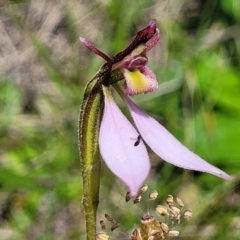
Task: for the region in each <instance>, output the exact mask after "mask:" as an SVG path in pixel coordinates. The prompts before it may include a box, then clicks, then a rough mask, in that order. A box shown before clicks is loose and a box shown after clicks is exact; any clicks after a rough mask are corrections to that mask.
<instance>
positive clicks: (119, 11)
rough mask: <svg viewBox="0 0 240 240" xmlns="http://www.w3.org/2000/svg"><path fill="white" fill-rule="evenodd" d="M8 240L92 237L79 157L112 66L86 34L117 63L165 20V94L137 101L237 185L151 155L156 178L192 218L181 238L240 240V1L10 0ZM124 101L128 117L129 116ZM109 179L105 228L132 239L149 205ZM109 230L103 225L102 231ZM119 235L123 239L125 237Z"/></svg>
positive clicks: (155, 54) (3, 138)
mask: <svg viewBox="0 0 240 240" xmlns="http://www.w3.org/2000/svg"><path fill="white" fill-rule="evenodd" d="M0 6H1V7H0V36H1V38H0V188H1V191H0V236H1V239H3V240H10V239H11V240H15V239H18V240H25V239H31V240H32V239H37V240H48V239H49V240H50V239H73V240H74V239H79V238H80V239H86V236H85V223H84V213H83V209H82V206H81V196H82V184H81V181H82V180H81V168H80V161H79V153H78V140H77V128H78V116H79V106H80V103H81V100H82V94H83V90H84V87H85V84H86V82H87V81H88V80H89V79H90V78H91V77H92V76H93V75H94V74H95V72H96V71H97V70H98V69H99V67H100V66H101V65H102V64H103V61H102V60H101V59H100V58H99V57H96V55H94V54H92V53H91V52H90V51H88V50H87V49H86V48H85V47H84V46H83V45H82V44H81V43H80V42H79V36H82V37H86V38H87V39H88V40H90V41H91V42H93V43H94V44H95V45H96V46H97V47H98V48H99V49H101V50H102V51H104V52H105V53H107V54H108V55H111V56H113V55H114V54H116V53H117V52H118V51H120V50H122V49H123V48H124V47H126V46H127V45H128V44H129V43H130V41H131V40H132V39H131V36H132V37H133V36H134V35H135V34H136V32H137V31H138V30H140V29H142V28H143V27H145V26H146V25H147V23H148V22H149V20H150V19H153V18H154V19H156V21H157V25H158V28H159V29H160V32H161V39H160V43H158V44H157V46H156V47H154V49H153V50H152V51H151V52H149V55H148V57H149V64H148V65H149V66H150V67H151V69H152V70H153V71H154V73H155V74H156V76H157V77H158V80H159V83H160V86H159V91H157V92H155V93H152V94H147V95H141V96H137V97H134V98H133V100H134V101H135V102H137V103H138V105H139V106H141V108H143V109H145V110H146V111H147V112H148V113H149V114H151V115H152V116H154V117H155V118H156V119H158V121H159V122H161V123H162V124H163V125H164V126H165V127H166V128H167V129H168V130H169V131H170V132H172V133H173V134H174V135H175V136H176V137H177V138H178V139H179V140H180V141H181V142H182V143H184V144H185V145H186V146H188V147H189V148H190V149H192V150H193V151H194V152H196V153H197V154H199V155H200V156H201V157H203V158H204V159H206V160H208V161H209V162H210V163H212V164H213V165H215V166H217V167H219V168H221V169H222V170H224V171H226V172H227V173H229V174H233V175H234V176H235V179H234V180H233V181H231V182H227V181H224V180H222V179H219V178H217V177H215V176H212V175H210V174H206V173H197V172H189V171H185V170H182V169H179V168H176V167H173V166H171V165H170V164H168V163H165V162H163V161H161V160H160V159H159V158H158V157H157V156H156V155H155V154H153V153H150V157H151V162H152V170H151V173H150V175H149V178H148V179H147V182H146V183H147V184H148V186H149V188H150V189H151V190H153V189H156V190H157V191H158V193H159V195H158V199H157V200H156V201H155V202H156V204H163V205H164V201H165V199H166V197H167V195H168V194H172V195H173V196H179V197H180V198H181V199H182V200H183V201H184V203H185V205H186V207H187V208H191V209H192V210H193V217H192V218H191V219H190V220H189V222H188V224H187V225H186V224H185V222H184V221H181V224H180V225H179V226H178V225H177V226H175V227H174V229H176V230H178V231H179V232H180V237H179V238H175V239H194V240H195V239H198V240H199V239H201V240H203V239H216V240H221V239H232V240H234V239H236V240H237V239H239V235H240V230H239V225H240V217H239V212H240V204H239V203H240V200H239V199H240V196H239V193H240V191H239V190H240V184H239V182H240V148H239V136H240V124H239V122H240V97H239V96H240V76H239V69H240V44H239V43H240V27H239V26H240V15H239V11H240V3H239V2H238V1H234V0H228V1H225V0H205V1H200V0H183V1H175V0H160V1H157V0H140V1H134V0H129V1H121V0H114V1H110V0H109V1H100V0H97V1H77V0H72V1H66V2H64V1H57V0H48V1H47V0H41V1H37V0H32V1H2V2H1V3H0ZM118 103H119V105H120V106H121V104H122V110H123V111H124V112H126V113H127V109H126V108H125V107H124V104H123V103H122V102H121V100H120V99H119V102H118ZM126 192H127V189H126V188H125V187H124V185H123V184H122V183H121V182H120V181H119V180H118V179H116V177H115V176H114V175H113V174H112V173H111V172H110V171H109V170H108V169H107V168H106V167H105V165H104V163H103V165H102V170H101V189H100V205H99V217H98V218H99V220H101V219H103V218H104V217H103V216H104V214H105V213H107V214H109V215H110V216H111V217H113V218H114V219H115V220H117V221H118V222H120V224H121V227H120V228H118V229H116V230H114V234H113V235H111V233H110V232H111V231H109V232H108V233H109V235H110V237H111V236H112V238H115V239H118V238H119V236H121V237H122V238H124V237H125V238H126V239H127V238H128V235H127V234H130V233H131V232H132V231H133V229H134V228H136V226H137V224H139V223H140V219H141V217H142V211H144V212H147V211H148V210H149V211H150V212H151V211H152V212H154V207H155V205H154V206H153V205H152V204H149V201H145V202H144V199H143V200H142V201H141V203H140V205H139V206H140V208H141V209H142V210H139V208H138V207H137V206H135V205H134V206H133V205H131V204H130V203H126V202H125V194H126ZM99 231H100V225H99ZM120 232H123V233H125V235H124V234H123V233H121V234H120Z"/></svg>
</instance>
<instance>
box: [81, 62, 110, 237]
mask: <svg viewBox="0 0 240 240" xmlns="http://www.w3.org/2000/svg"><path fill="white" fill-rule="evenodd" d="M110 71H111V67H110V66H109V65H108V64H104V65H103V66H102V67H101V68H100V70H99V71H98V73H97V74H96V75H95V76H94V77H93V79H92V80H90V81H89V83H88V84H87V86H86V89H85V93H84V97H83V101H82V104H81V108H80V117H79V135H78V139H79V151H80V159H81V164H82V177H83V200H82V204H83V207H84V211H85V218H86V232H87V239H88V240H94V239H95V238H96V212H97V207H98V202H99V200H98V196H99V185H100V169H101V161H100V156H99V148H98V135H99V128H100V122H101V118H102V113H103V107H104V99H103V98H104V97H103V92H102V87H101V85H102V83H103V81H104V79H106V78H108V77H109V74H110Z"/></svg>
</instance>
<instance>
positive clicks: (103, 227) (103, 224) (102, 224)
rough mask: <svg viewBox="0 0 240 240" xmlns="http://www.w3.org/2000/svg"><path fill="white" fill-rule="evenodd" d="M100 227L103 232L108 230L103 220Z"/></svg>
mask: <svg viewBox="0 0 240 240" xmlns="http://www.w3.org/2000/svg"><path fill="white" fill-rule="evenodd" d="M100 225H101V228H102V230H105V229H106V225H105V223H104V221H103V220H101V221H100Z"/></svg>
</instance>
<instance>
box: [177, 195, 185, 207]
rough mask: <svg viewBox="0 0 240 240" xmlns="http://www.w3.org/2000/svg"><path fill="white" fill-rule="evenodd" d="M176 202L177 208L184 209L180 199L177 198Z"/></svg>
mask: <svg viewBox="0 0 240 240" xmlns="http://www.w3.org/2000/svg"><path fill="white" fill-rule="evenodd" d="M176 201H177V204H178V205H179V207H181V208H182V207H184V203H183V201H182V200H181V199H180V198H178V197H177V199H176Z"/></svg>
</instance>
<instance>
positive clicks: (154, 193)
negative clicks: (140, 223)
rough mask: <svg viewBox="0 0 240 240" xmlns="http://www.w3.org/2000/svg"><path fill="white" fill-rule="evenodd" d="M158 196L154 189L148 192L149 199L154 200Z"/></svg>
mask: <svg viewBox="0 0 240 240" xmlns="http://www.w3.org/2000/svg"><path fill="white" fill-rule="evenodd" d="M157 196H158V192H157V191H156V190H153V191H152V192H151V193H150V194H149V200H155V199H156V198H157Z"/></svg>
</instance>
